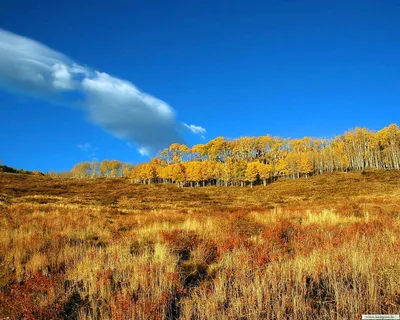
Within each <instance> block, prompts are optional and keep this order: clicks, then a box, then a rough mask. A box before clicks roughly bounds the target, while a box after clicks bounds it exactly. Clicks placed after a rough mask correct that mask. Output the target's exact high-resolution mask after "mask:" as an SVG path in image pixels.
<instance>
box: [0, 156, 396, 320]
mask: <svg viewBox="0 0 400 320" xmlns="http://www.w3.org/2000/svg"><path fill="white" fill-rule="evenodd" d="M326 150H329V149H326ZM321 152H322V151H321ZM390 159H391V158H390ZM193 161H200V160H193ZM203 161H210V162H211V161H212V160H210V159H205V160H203ZM229 161H230V160H229ZM232 161H234V160H232ZM235 161H236V160H235ZM349 161H353V160H351V159H349ZM382 161H383V160H382ZM385 161H386V160H385ZM187 163H189V162H187ZM249 163H251V162H249ZM260 163H261V162H260ZM333 163H335V162H333ZM392 164H393V165H394V162H393V163H392ZM170 165H182V164H179V163H178V164H170ZM364 169H365V168H364ZM324 170H325V169H324ZM332 171H335V170H332ZM336 171H338V170H336ZM109 174H110V175H112V174H113V173H112V171H110V172H109ZM132 182H134V181H133V180H132V178H126V177H118V178H112V177H109V178H105V177H98V178H79V179H73V178H63V177H58V176H54V177H52V176H41V175H23V174H13V173H0V230H1V237H0V318H1V319H360V318H361V314H363V313H369V314H373V313H380V314H382V313H383V314H385V313H389V314H396V313H399V312H400V260H399V259H398V257H399V256H400V232H399V231H400V171H398V170H382V169H365V170H364V171H351V172H340V171H338V172H331V173H324V174H319V175H313V176H310V177H308V178H306V177H305V176H303V175H300V179H282V178H281V177H279V178H278V179H277V180H276V181H274V182H273V183H267V184H266V186H263V185H255V186H254V187H253V188H241V187H235V186H232V187H229V188H223V187H218V186H215V185H214V184H215V183H212V184H213V186H211V183H210V182H209V181H208V182H207V184H208V185H209V186H208V187H204V188H189V187H188V188H177V187H176V185H172V184H169V183H164V184H162V183H151V184H145V185H143V184H137V183H132ZM194 182H195V183H196V181H194ZM200 183H201V182H200ZM231 184H234V183H231Z"/></svg>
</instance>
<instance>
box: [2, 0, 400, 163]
mask: <svg viewBox="0 0 400 320" xmlns="http://www.w3.org/2000/svg"><path fill="white" fill-rule="evenodd" d="M117 3H118V4H112V3H111V2H110V1H97V2H96V3H95V4H94V3H93V2H92V1H39V2H34V1H22V0H2V1H1V9H0V28H1V29H3V32H9V33H7V36H6V37H5V38H4V37H3V42H4V41H8V40H9V39H13V34H16V35H19V36H23V37H25V38H22V39H32V40H35V41H38V42H39V43H40V44H41V45H44V46H47V47H48V48H51V49H52V50H55V52H58V53H61V54H62V55H64V56H65V57H67V58H65V59H64V58H62V59H61V60H62V61H63V63H66V64H68V63H69V62H68V61H72V62H71V63H70V64H69V65H68V68H72V66H73V65H75V64H76V65H78V66H83V67H84V68H85V70H88V71H87V74H90V75H88V76H87V80H88V81H89V82H90V81H92V84H96V85H97V84H99V83H101V84H103V83H104V81H105V82H106V83H107V84H110V83H111V84H112V85H113V86H114V85H115V84H116V85H117V86H120V85H121V86H125V85H128V87H129V88H130V89H132V88H134V87H131V86H130V84H133V85H134V86H136V87H137V88H139V89H140V90H141V91H140V92H142V91H143V92H145V93H148V94H150V95H151V96H153V97H156V98H157V99H159V100H161V101H163V102H165V103H166V107H165V108H167V111H168V112H169V111H171V112H172V113H171V114H173V116H172V115H171V117H170V116H169V114H168V115H165V113H163V112H164V111H165V110H164V109H163V110H164V111H163V110H161V111H160V110H158V109H157V110H158V111H156V114H155V115H154V117H153V114H152V113H151V112H152V111H151V110H154V103H152V102H150V103H149V104H145V105H143V106H142V104H140V103H142V102H140V103H139V104H135V105H134V106H135V108H136V107H137V108H139V109H140V108H142V107H143V108H144V109H143V110H144V113H143V114H142V113H140V112H141V111H140V110H142V109H140V110H139V109H138V110H139V111H138V112H139V118H140V117H141V116H142V115H143V117H145V121H142V120H141V119H142V118H140V119H139V120H140V121H139V120H138V119H137V118H134V119H133V120H132V119H131V118H130V117H125V116H124V113H123V112H128V111H127V110H126V109H127V108H130V106H131V105H130V104H129V103H128V102H127V101H126V99H125V98H126V97H123V99H122V98H121V99H122V100H123V101H122V100H121V101H122V103H123V108H124V109H123V110H125V111H121V112H122V115H121V113H119V114H117V113H118V112H119V111H118V112H117V111H115V110H121V109H118V108H119V106H117V107H116V108H117V109H115V108H114V107H111V105H113V104H114V102H115V101H119V98H120V96H119V95H117V93H114V92H112V93H111V94H110V95H107V94H106V93H105V92H104V91H102V92H100V91H95V92H93V91H88V90H89V89H88V87H87V86H86V87H85V86H84V85H83V81H82V85H81V84H79V86H80V89H79V90H75V89H74V90H70V88H68V89H66V87H65V86H64V88H63V91H62V94H61V96H62V98H60V97H59V96H58V93H56V95H55V96H53V92H51V94H50V93H49V94H47V93H46V94H44V91H43V90H48V87H46V88H45V89H43V90H42V89H40V90H42V91H40V92H39V93H38V91H35V92H33V91H34V90H33V89H32V90H31V88H29V87H28V86H27V85H26V82H24V83H22V82H18V81H19V80H20V79H15V77H17V76H15V74H16V73H15V72H13V73H12V74H11V73H9V74H8V78H6V81H4V79H5V76H4V75H3V81H2V82H1V81H0V83H1V86H0V108H1V109H0V111H1V112H0V121H1V125H0V159H2V161H3V163H5V164H7V165H10V166H14V167H17V168H25V169H31V170H33V169H39V170H41V171H48V170H51V169H55V170H67V169H70V168H71V167H72V166H73V165H74V164H75V163H76V162H79V161H85V160H90V159H91V158H93V157H95V158H98V159H99V160H102V159H105V158H108V159H120V160H122V161H129V162H134V163H138V162H143V161H147V160H148V157H146V156H142V155H140V154H139V153H138V148H140V147H141V146H143V145H146V148H147V149H149V150H150V149H151V147H154V148H157V147H158V146H159V145H162V144H163V143H166V142H167V141H170V140H171V139H175V138H176V139H178V140H181V141H186V142H187V144H189V145H193V144H196V143H202V142H204V141H208V140H209V139H212V138H214V137H217V136H225V137H228V138H234V137H239V136H253V135H256V136H257V135H265V134H272V135H279V136H285V137H302V136H305V135H307V136H316V137H331V136H334V135H337V134H341V133H343V132H344V131H346V130H347V129H351V128H354V127H355V126H362V127H368V128H370V129H380V128H382V127H384V126H386V125H388V124H390V123H399V119H400V109H399V103H400V90H399V89H400V77H399V72H400V59H399V57H400V20H399V19H398V17H399V16H400V2H399V1H395V0H394V1H261V0H260V1H252V0H249V1H215V0H213V1H211V0H210V1H207V0H203V1H196V0H193V1H187V0H185V1H184V0H182V1H117ZM4 30H5V31H4ZM0 39H1V38H0ZM4 39H6V40H4ZM21 41H25V40H21ZM0 46H1V40H0ZM24 48H25V47H24ZM31 48H32V47H31V46H27V47H26V48H25V49H23V50H25V52H24V53H21V54H30V53H26V50H31ZM12 49H13V50H14V49H15V48H12ZM15 50H22V49H18V48H16V49H15ZM32 50H33V49H32ZM35 50H36V49H35ZM49 50H50V49H49ZM9 52H13V54H12V55H10V57H7V59H11V60H12V61H11V60H10V61H11V62H9V61H8V60H7V59H6V58H4V57H5V55H3V69H1V57H0V80H1V79H2V75H1V72H2V71H3V73H4V72H8V71H9V70H14V69H10V68H11V67H13V66H12V64H13V63H14V64H16V65H15V67H16V68H17V67H18V68H19V67H21V66H20V64H18V57H19V53H18V51H9ZM69 59H70V60H69ZM68 70H71V69H68ZM97 70H99V71H100V72H102V73H106V74H107V76H105V74H99V73H96V72H97ZM85 72H86V71H85ZM70 74H72V73H71V72H70ZM85 74H86V73H85ZM17 75H19V73H18V74H17ZM99 75H103V76H102V77H100V76H99ZM108 75H109V76H108ZM10 77H14V78H13V79H12V80H13V81H17V82H18V84H17V86H15V85H14V84H10V83H11V82H10V81H8V80H10ZM73 77H74V78H73V80H76V81H78V82H79V81H80V79H78V77H80V73H74V74H73ZM85 77H86V76H85ZM60 79H64V80H65V78H60ZM103 80H104V81H103ZM21 81H22V80H21ZM43 88H44V87H43ZM82 88H83V89H82ZM97 88H98V87H97ZM119 88H120V87H119ZM53 89H54V88H52V90H53ZM92 89H93V87H92ZM120 89H121V88H120ZM35 90H36V89H35ZM121 90H122V91H124V89H121ZM121 90H120V91H119V93H120V92H122V91H121ZM132 90H134V89H132ZM124 92H125V91H124ZM140 92H139V93H138V94H141V93H140ZM81 96H83V97H81ZM82 99H86V100H85V101H84V102H82V104H81V103H80V101H81V100H82ZM77 101H78V102H77ZM146 101H147V100H146ZM157 101H158V100H157ZM146 103H147V102H146ZM157 103H158V102H157ZM160 103H161V102H160ZM113 108H114V109H113ZM146 108H147V109H146ZM162 108H164V107H162ZM157 112H158V113H157ZM109 119H112V122H108V120H109ZM148 121H149V125H148V126H147V123H148ZM160 123H161V125H160ZM183 123H186V124H189V125H191V124H193V125H196V126H199V127H200V126H201V127H203V128H205V129H206V130H207V133H206V134H205V140H204V139H202V138H201V135H203V134H193V132H191V131H190V130H188V129H185V128H184V125H183ZM120 125H121V126H120ZM149 136H150V137H152V139H150V140H151V141H150V140H149ZM154 140H157V141H159V142H160V143H158V144H157V143H156V142H155V141H154ZM138 142H139V143H138Z"/></svg>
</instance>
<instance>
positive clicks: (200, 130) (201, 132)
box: [182, 122, 207, 136]
mask: <svg viewBox="0 0 400 320" xmlns="http://www.w3.org/2000/svg"><path fill="white" fill-rule="evenodd" d="M182 124H183V125H184V127H185V128H186V129H189V130H190V131H191V132H192V133H194V134H199V135H202V136H203V135H204V134H205V133H207V130H206V129H204V128H203V127H201V126H195V125H194V124H190V125H189V124H187V123H184V122H183V123H182Z"/></svg>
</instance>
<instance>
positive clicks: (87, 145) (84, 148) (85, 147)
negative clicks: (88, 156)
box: [77, 143, 92, 151]
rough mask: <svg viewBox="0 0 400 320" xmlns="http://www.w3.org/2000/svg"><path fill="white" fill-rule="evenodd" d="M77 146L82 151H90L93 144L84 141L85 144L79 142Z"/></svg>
mask: <svg viewBox="0 0 400 320" xmlns="http://www.w3.org/2000/svg"><path fill="white" fill-rule="evenodd" d="M77 147H78V148H79V149H81V150H82V151H89V149H91V148H92V145H91V144H90V143H84V144H78V145H77Z"/></svg>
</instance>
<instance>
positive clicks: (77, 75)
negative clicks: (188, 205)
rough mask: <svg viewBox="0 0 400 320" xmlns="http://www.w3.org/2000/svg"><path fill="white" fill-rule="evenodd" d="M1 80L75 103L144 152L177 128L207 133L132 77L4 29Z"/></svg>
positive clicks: (172, 137) (176, 134)
mask: <svg viewBox="0 0 400 320" xmlns="http://www.w3.org/2000/svg"><path fill="white" fill-rule="evenodd" d="M0 84H1V85H2V86H4V87H5V88H7V89H9V90H12V91H15V92H19V93H23V94H26V95H31V96H35V97H40V98H44V99H47V100H48V101H52V102H57V103H61V104H65V105H77V104H78V105H79V106H80V107H81V108H83V109H84V110H85V111H86V114H87V116H88V119H89V120H90V121H91V122H93V123H95V124H97V125H99V126H101V127H102V128H103V129H104V130H105V131H107V132H108V133H110V134H112V135H114V136H116V137H118V138H121V139H125V140H127V141H130V142H134V143H135V144H137V145H138V152H139V153H140V154H142V155H149V154H150V153H151V152H154V151H156V150H159V149H161V148H164V147H165V146H168V145H169V144H171V143H174V142H180V143H182V142H183V137H182V132H181V128H185V129H187V130H188V131H190V132H191V133H193V134H198V135H201V136H203V135H204V134H205V133H206V130H205V129H204V128H202V127H200V126H195V125H188V124H186V123H179V122H178V121H177V120H176V116H175V112H174V110H173V109H172V108H171V107H170V106H169V105H168V104H166V103H165V102H163V101H161V100H159V99H157V98H154V97H152V96H150V95H148V94H146V93H144V92H142V91H140V90H139V89H138V88H136V87H135V86H134V85H133V84H132V83H131V82H129V81H125V80H121V79H118V78H116V77H113V76H111V75H109V74H107V73H104V72H100V71H96V70H93V69H90V68H88V67H86V66H82V65H79V64H77V63H75V62H74V61H73V60H71V59H70V58H68V57H66V56H65V55H63V54H61V53H59V52H57V51H54V50H52V49H50V48H48V47H46V46H44V45H42V44H40V43H39V42H36V41H34V40H31V39H28V38H25V37H22V36H18V35H16V34H13V33H10V32H7V31H5V30H2V29H0ZM71 92H72V93H73V94H72V95H70V94H68V93H71ZM71 96H74V97H75V98H74V99H75V101H74V100H72V99H73V98H71ZM77 96H79V100H78V99H77V98H76V97H77ZM78 101H79V102H78Z"/></svg>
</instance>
